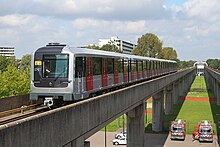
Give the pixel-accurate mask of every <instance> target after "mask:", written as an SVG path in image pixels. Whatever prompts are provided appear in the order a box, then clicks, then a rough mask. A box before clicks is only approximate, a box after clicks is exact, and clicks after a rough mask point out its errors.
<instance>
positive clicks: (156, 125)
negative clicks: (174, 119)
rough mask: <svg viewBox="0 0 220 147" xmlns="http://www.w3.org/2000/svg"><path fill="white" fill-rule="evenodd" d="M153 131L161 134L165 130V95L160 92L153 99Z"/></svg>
mask: <svg viewBox="0 0 220 147" xmlns="http://www.w3.org/2000/svg"><path fill="white" fill-rule="evenodd" d="M152 104H153V108H152V111H153V112H152V130H153V131H154V132H160V131H162V130H163V117H164V93H163V91H161V92H158V93H157V94H155V95H154V96H153V99H152Z"/></svg>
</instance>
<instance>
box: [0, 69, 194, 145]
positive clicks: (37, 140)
mask: <svg viewBox="0 0 220 147" xmlns="http://www.w3.org/2000/svg"><path fill="white" fill-rule="evenodd" d="M195 75H196V74H195V68H189V69H185V70H180V71H178V72H176V73H173V74H170V75H166V76H163V77H159V78H157V79H153V80H149V81H145V82H142V83H139V84H135V85H132V86H129V87H126V88H123V89H119V90H117V91H114V92H111V93H107V94H104V95H101V96H97V97H94V98H90V99H87V100H84V101H81V102H78V103H74V104H70V105H67V106H64V107H60V108H57V109H54V110H51V111H49V112H45V113H42V114H38V115H35V116H32V117H29V118H26V119H23V120H19V121H16V122H13V123H9V124H6V125H1V126H0V146H1V147H15V146H16V147H39V146H40V147H84V146H89V143H85V142H84V141H85V140H86V139H87V138H89V137H90V136H91V135H93V134H94V133H96V132H97V131H99V130H100V129H101V128H103V127H104V126H106V125H107V124H109V123H110V122H112V121H113V120H115V119H116V118H118V117H119V116H121V115H122V114H124V113H126V114H127V133H128V136H127V138H128V143H127V146H128V147H134V146H135V147H144V144H146V142H144V114H145V113H144V110H145V101H146V99H147V98H149V97H151V96H152V97H153V114H152V115H153V123H152V129H153V130H154V131H160V130H161V129H162V123H163V121H162V118H163V114H164V112H163V111H164V109H163V108H164V99H165V113H166V114H169V113H171V112H172V105H173V104H174V103H176V102H177V99H178V98H179V96H183V95H184V93H186V92H187V90H188V87H189V86H190V85H191V83H192V81H193V80H194V77H195Z"/></svg>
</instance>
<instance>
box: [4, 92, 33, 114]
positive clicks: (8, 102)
mask: <svg viewBox="0 0 220 147" xmlns="http://www.w3.org/2000/svg"><path fill="white" fill-rule="evenodd" d="M30 103H31V102H30V100H29V94H27V95H19V96H12V97H7V98H1V99H0V112H2V111H7V110H11V109H15V108H19V107H21V106H22V105H28V104H30Z"/></svg>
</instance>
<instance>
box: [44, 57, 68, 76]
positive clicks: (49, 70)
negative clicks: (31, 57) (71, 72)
mask: <svg viewBox="0 0 220 147" xmlns="http://www.w3.org/2000/svg"><path fill="white" fill-rule="evenodd" d="M68 59H69V56H68V55H67V54H62V55H60V54H59V55H44V56H43V77H44V78H68V64H69V60H68Z"/></svg>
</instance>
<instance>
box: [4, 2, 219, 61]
mask: <svg viewBox="0 0 220 147" xmlns="http://www.w3.org/2000/svg"><path fill="white" fill-rule="evenodd" d="M0 6H1V11H0V22H1V23H0V46H14V47H15V53H16V57H17V58H21V57H22V56H24V55H26V54H30V53H32V52H33V51H34V50H36V49H37V48H38V47H41V46H44V45H46V44H47V43H49V42H62V43H66V44H69V45H70V46H79V45H88V44H98V41H99V39H101V38H110V37H111V36H118V37H119V38H120V39H124V40H129V41H131V42H132V43H137V40H138V38H140V37H141V36H142V35H143V34H145V33H154V34H156V35H157V36H158V37H159V38H160V40H162V41H163V47H173V48H174V49H175V50H176V51H177V54H178V58H179V59H180V60H198V61H201V60H203V61H204V60H207V59H209V58H218V59H219V58H220V49H219V47H220V41H219V40H220V29H219V26H220V5H219V0H211V1H210V0H187V1H183V0H130V1H129V2H128V1H127V0H120V1H118V0H93V1H91V0H29V1H26V0H19V1H14V0H1V1H0Z"/></svg>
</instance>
